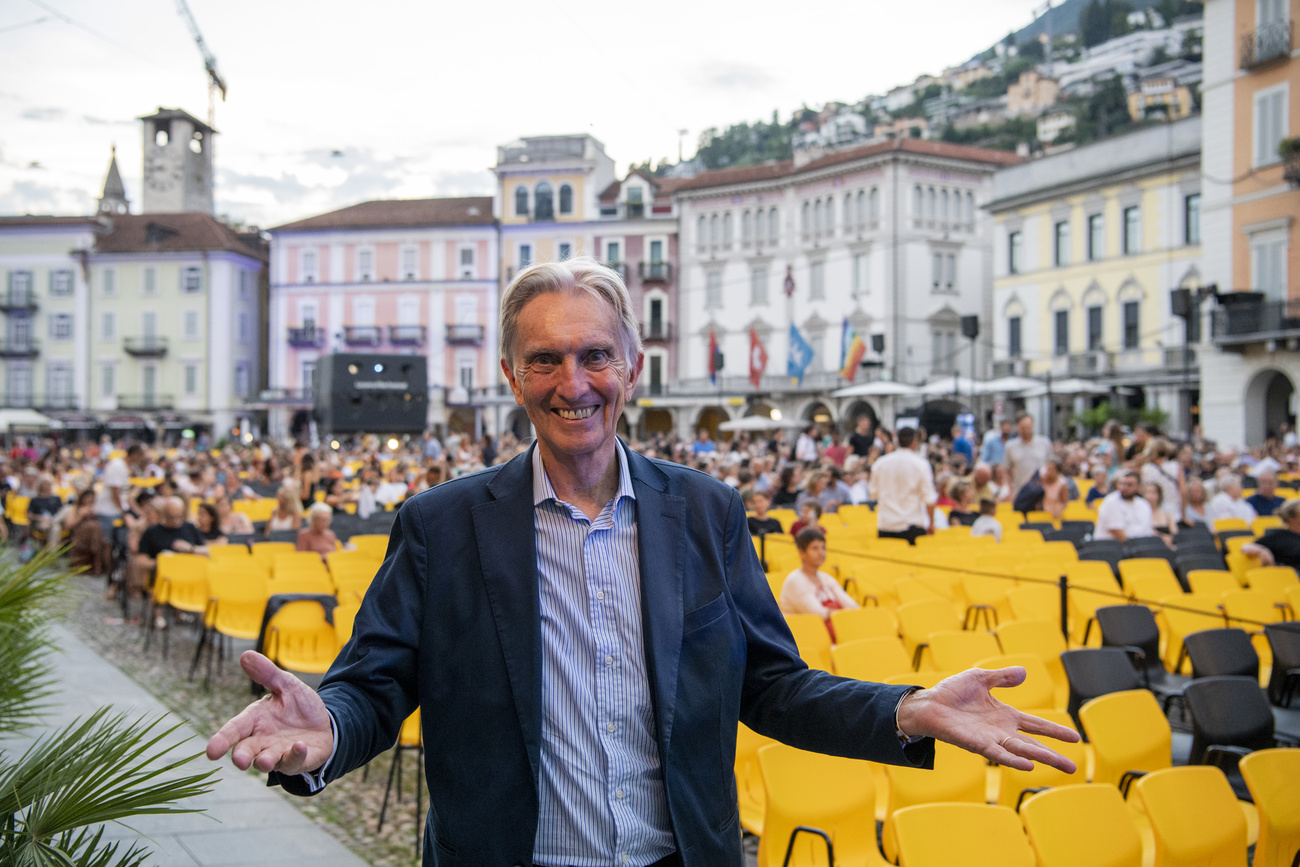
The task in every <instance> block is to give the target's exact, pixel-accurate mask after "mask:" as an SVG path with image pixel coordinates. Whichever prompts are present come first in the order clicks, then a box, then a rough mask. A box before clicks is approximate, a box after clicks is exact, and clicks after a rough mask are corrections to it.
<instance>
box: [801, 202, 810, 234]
mask: <svg viewBox="0 0 1300 867" xmlns="http://www.w3.org/2000/svg"><path fill="white" fill-rule="evenodd" d="M811 231H812V203H811V202H804V203H803V216H802V217H800V222H799V233H800V234H801V235H803V239H804V240H805V241H807V240H808V233H809V232H811Z"/></svg>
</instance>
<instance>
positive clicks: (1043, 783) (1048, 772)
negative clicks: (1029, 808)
mask: <svg viewBox="0 0 1300 867" xmlns="http://www.w3.org/2000/svg"><path fill="white" fill-rule="evenodd" d="M1034 714H1035V715H1036V716H1039V717H1042V718H1043V719H1045V720H1047V721H1048V722H1054V723H1056V724H1057V725H1063V726H1065V727H1066V728H1068V729H1073V728H1074V720H1073V719H1071V718H1070V715H1069V714H1068V713H1066V712H1065V711H1059V710H1043V709H1035V710H1034ZM1020 737H1021V738H1024V739H1028V740H1036V741H1038V742H1039V743H1042V744H1044V745H1046V746H1048V747H1049V748H1050V749H1053V750H1056V751H1057V752H1058V753H1060V754H1061V755H1063V756H1065V757H1066V758H1067V759H1069V760H1070V761H1072V762H1074V764H1075V767H1077V768H1078V769H1079V770H1078V771H1076V772H1075V773H1073V774H1067V773H1065V772H1064V771H1058V770H1057V769H1056V768H1053V767H1052V766H1050V765H1045V764H1041V763H1039V762H1035V763H1034V769H1033V770H1032V771H1018V770H1016V769H1015V768H1011V767H1007V766H1006V765H1001V766H999V768H998V804H1000V805H1001V806H1003V807H1011V808H1012V809H1013V810H1014V809H1019V807H1020V803H1021V799H1022V798H1024V797H1026V796H1025V794H1024V793H1025V791H1026V790H1029V789H1044V788H1053V787H1056V786H1079V785H1083V784H1085V783H1087V782H1088V778H1087V776H1086V773H1085V769H1086V768H1087V764H1088V758H1087V747H1085V746H1084V744H1083V742H1082V741H1080V742H1078V743H1073V744H1070V743H1066V742H1064V741H1056V740H1050V739H1046V740H1040V739H1039V738H1035V737H1031V736H1030V735H1027V734H1023V733H1022V734H1021V735H1020Z"/></svg>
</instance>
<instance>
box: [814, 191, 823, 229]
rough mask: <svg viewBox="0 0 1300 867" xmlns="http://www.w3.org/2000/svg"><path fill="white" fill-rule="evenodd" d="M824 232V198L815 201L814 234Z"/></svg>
mask: <svg viewBox="0 0 1300 867" xmlns="http://www.w3.org/2000/svg"><path fill="white" fill-rule="evenodd" d="M821 233H822V200H821V199H818V200H817V201H815V202H813V235H814V236H816V235H820V234H821Z"/></svg>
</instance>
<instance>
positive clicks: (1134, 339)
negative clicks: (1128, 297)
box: [1123, 301, 1142, 349]
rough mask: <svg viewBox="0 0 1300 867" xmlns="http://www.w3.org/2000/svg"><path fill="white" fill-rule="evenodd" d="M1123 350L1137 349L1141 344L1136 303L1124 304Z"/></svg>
mask: <svg viewBox="0 0 1300 867" xmlns="http://www.w3.org/2000/svg"><path fill="white" fill-rule="evenodd" d="M1123 311H1124V348H1125V349H1137V348H1138V346H1139V344H1141V342H1142V334H1141V331H1140V327H1139V323H1138V302H1137V301H1125V302H1124V307H1123Z"/></svg>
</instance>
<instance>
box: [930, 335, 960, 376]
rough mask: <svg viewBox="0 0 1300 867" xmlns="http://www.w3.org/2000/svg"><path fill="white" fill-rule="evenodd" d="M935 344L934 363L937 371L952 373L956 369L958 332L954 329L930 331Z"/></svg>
mask: <svg viewBox="0 0 1300 867" xmlns="http://www.w3.org/2000/svg"><path fill="white" fill-rule="evenodd" d="M930 337H931V340H932V341H933V345H932V346H931V353H932V354H933V359H934V360H933V363H932V365H931V369H932V370H933V371H934V372H935V373H952V372H953V371H954V370H955V369H956V359H957V332H956V331H954V330H952V329H943V330H936V331H932V332H931V333H930Z"/></svg>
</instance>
